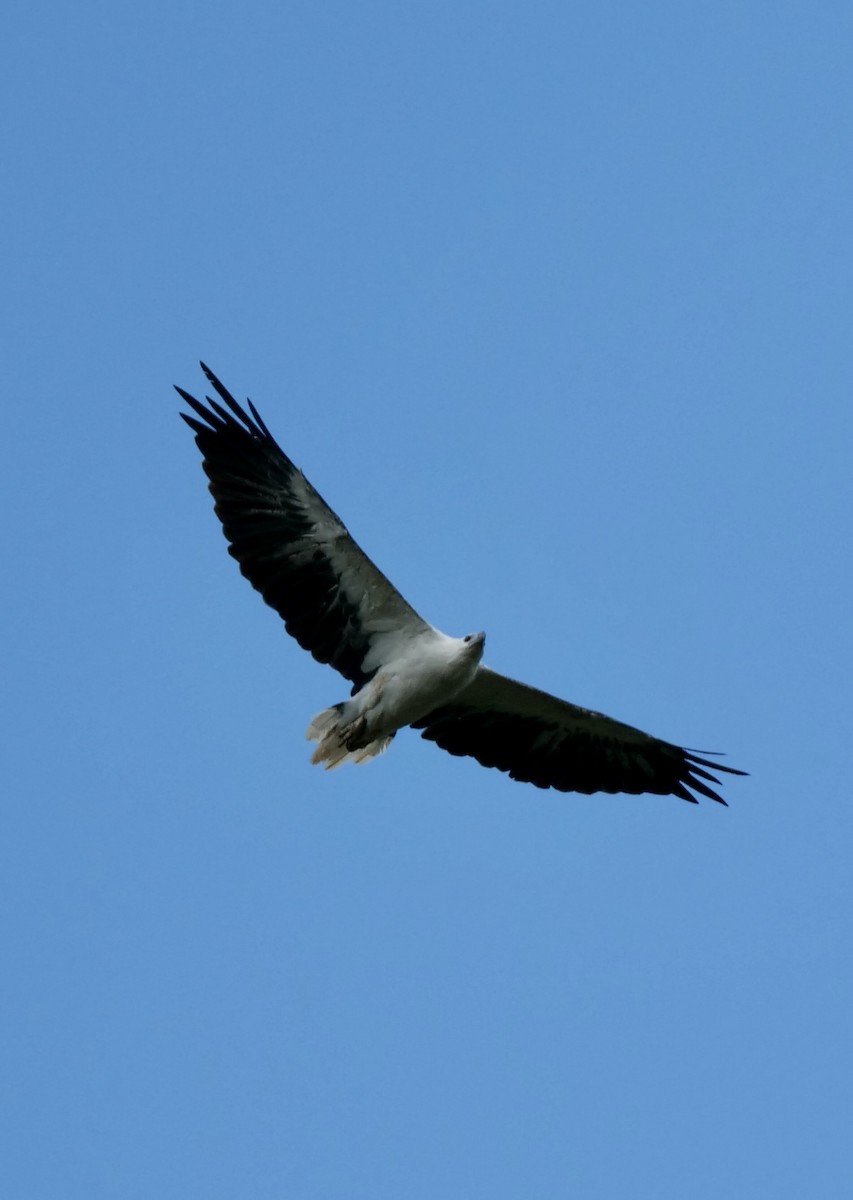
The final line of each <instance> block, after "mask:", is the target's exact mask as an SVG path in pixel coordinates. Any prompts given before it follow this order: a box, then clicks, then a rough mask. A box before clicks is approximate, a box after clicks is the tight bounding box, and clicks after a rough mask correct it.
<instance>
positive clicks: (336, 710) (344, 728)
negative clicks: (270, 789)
mask: <svg viewBox="0 0 853 1200" xmlns="http://www.w3.org/2000/svg"><path fill="white" fill-rule="evenodd" d="M343 707H344V706H343V704H335V705H333V707H332V708H324V709H323V711H322V712H319V713H317V715H316V717H314V719H313V720H312V722H311V724H310V725H309V726H308V729H307V730H306V732H305V737H306V738H307V739H308V741H309V742H316V743H317V749H316V750H315V751H314V753H313V754H312V755H311V762H312V763H314V764H315V766H317V765H319V764H321V763H322V765H323V766H324V767H325V768H326V770H327V771H332V770H334V769H335V767H339V766H341V764H342V763H345V762H354V763H364V762H369V761H370V759H371V758H376V756H377V755H378V754H382V753H383V751H385V750H387V749H388V747H389V746H390V745H391V741H392V739H393V737H394V734H393V733H392V734H389V735H388V736H386V737H381V738H376V739H375V740H374V741H372V742H368V743H367V744H366V745H364V746H357V747H355V748H353V749H350V748H349V746H348V745H347V740H348V739H351V738H352V735H353V728H352V725H345V724H344V723H343V719H342V713H343Z"/></svg>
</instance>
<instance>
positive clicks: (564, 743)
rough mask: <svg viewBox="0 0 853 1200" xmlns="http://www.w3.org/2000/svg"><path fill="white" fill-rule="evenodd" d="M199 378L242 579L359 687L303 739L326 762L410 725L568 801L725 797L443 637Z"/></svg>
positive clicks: (700, 776) (352, 756) (203, 434)
mask: <svg viewBox="0 0 853 1200" xmlns="http://www.w3.org/2000/svg"><path fill="white" fill-rule="evenodd" d="M201 365H202V370H203V371H204V373H205V375H206V376H207V378H208V380H209V381H210V383H211V385H212V386H213V389H214V391H215V392H216V394H217V396H218V397H219V399H218V400H216V399H211V398H210V397H206V400H207V406H205V405H204V404H202V403H200V402H199V401H198V400H196V399H195V398H194V397H193V396H191V395H190V394H189V393H188V392H185V391H184V390H183V388H177V391H178V393H179V394H180V396H181V397H182V399H183V400H184V401H185V402H186V403H187V404H188V405H189V406H190V408H191V409H192V410H193V412H194V413H195V416H188V415H187V414H186V413H181V416H182V417H183V418H184V420H185V421H186V422H187V424H188V425H189V426H190V428H191V429H192V430H193V432H194V433H195V440H196V444H197V445H198V448H199V450H200V451H201V454H202V458H203V460H204V470H205V472H206V474H207V477H208V479H209V480H210V485H209V486H210V491H211V493H212V494H213V499H214V502H215V510H216V514H217V516H218V517H219V519H220V521H221V522H222V529H223V532H224V533H225V537H226V538H227V539H228V544H229V551H230V553H231V554H232V556H233V557H234V558H236V560H237V562H238V563H239V564H240V570H241V571H242V573H243V574H244V575H245V576H246V578H247V579H248V580H249V582H250V583H251V584H252V586H253V587H254V588H256V589H257V590H258V591H259V592H260V593H261V595H262V596H263V598H264V600H266V602H267V604H269V605H271V607H272V608H274V609H275V610H276V612H277V613H278V614H279V616H280V617H281V618H282V619H283V621H284V625H285V628H286V630H287V632H288V633H289V634H291V635H292V636H293V637H294V638H296V640H297V641H298V642H299V644H300V646H302V647H303V648H304V649H305V650H310V652H311V653H312V654H313V656H314V657H315V658H316V659H318V661H319V662H322V663H330V664H331V665H332V666H333V667H334V668H335V669H336V670H337V671H340V673H341V674H342V675H343V676H344V677H345V678H346V679H348V680H349V681H350V682H351V684H352V692H351V695H350V698H349V699H348V700H344V701H342V702H341V703H340V704H335V705H333V707H332V708H327V709H326V710H325V711H324V712H321V713H319V714H318V715H317V716H316V717H315V718H314V719H313V721H312V722H311V724H310V725H309V727H308V733H307V736H308V738H309V739H311V740H312V741H314V742H316V743H317V745H316V749H315V750H314V753H313V756H312V761H313V762H315V763H322V764H324V765H325V766H326V767H327V768H328V767H336V766H338V765H339V764H340V763H343V762H348V761H349V762H357V763H360V762H366V761H367V760H368V759H371V758H373V757H374V756H375V755H377V754H380V753H381V752H382V751H383V750H385V749H386V748H387V747H388V745H389V744H390V742H391V739H392V738H393V737H394V735H395V733H396V732H397V730H398V729H402V728H403V726H405V725H411V726H412V728H413V729H419V730H421V731H422V733H421V736H422V737H425V738H427V739H428V740H429V741H432V742H435V743H436V744H437V745H439V746H441V748H442V749H443V750H447V751H449V752H450V753H451V754H456V755H470V756H471V757H472V758H475V759H476V760H477V761H478V762H479V763H482V765H483V766H485V767H497V768H498V770H500V771H506V772H508V773H509V775H510V777H511V778H512V779H518V780H520V781H522V782H524V783H533V784H535V785H536V786H537V787H540V788H549V787H552V788H556V789H557V790H558V791H561V792H585V793H591V792H630V793H634V794H635V795H638V794H640V793H643V792H651V793H656V794H658V795H674V796H680V797H681V799H682V800H690V801H691V802H692V803H694V804H695V803H697V800H696V797H695V796H694V795H693V794H692V793H693V792H698V793H699V794H700V795H703V796H707V797H709V798H710V799H711V800H717V801H719V803H720V804H724V803H725V801H724V800H723V798H722V797H721V796H720V795H719V794H718V793H717V792H716V791H715V790H714V788H713V787H711V786H710V785H711V784H716V785H717V786H719V785H720V780H719V779H717V778H716V777H715V775H714V774H712V772H714V771H717V772H720V771H724V772H726V773H727V774H729V775H743V774H744V772H743V771H737V770H735V768H734V767H725V766H722V765H721V764H720V763H717V762H712V761H710V760H709V759H706V758H701V757H699V755H698V754H696V753H694V752H693V751H690V750H685V749H683V748H681V747H680V746H675V745H672V744H670V743H669V742H664V741H661V740H660V738H655V737H651V736H649V734H647V733H642V732H641V731H640V730H639V729H634V728H632V726H630V725H623V724H622V723H621V722H620V721H614V720H612V718H610V717H605V716H603V715H602V714H601V713H597V712H591V711H590V710H589V709H586V708H580V707H579V706H578V705H576V704H569V703H568V702H567V701H566V700H558V699H557V698H556V697H555V696H550V695H548V694H547V693H546V692H540V691H537V690H536V689H535V688H532V687H527V686H526V685H525V684H523V683H516V682H515V680H513V679H508V678H506V676H504V675H499V674H498V673H497V672H495V671H491V670H490V669H489V668H488V667H485V666H483V665H482V663H481V659H482V655H483V646H484V644H485V640H486V638H485V634H483V633H471V634H468V635H467V636H465V637H462V638H452V637H448V636H447V635H446V634H444V633H441V632H439V630H437V629H434V628H433V626H432V625H430V624H428V623H427V622H426V621H425V620H424V619H423V618H422V617H420V616H419V615H418V614H417V613H416V612H415V610H414V609H413V608H412V607H411V605H410V604H408V603H407V601H406V600H404V599H403V597H402V596H401V595H400V593H399V592H398V591H397V590H396V588H395V587H394V586H393V585H392V584H391V583H389V581H388V580H387V579H386V578H385V576H384V575H383V574H382V572H381V571H379V570H378V568H377V567H375V566H374V565H373V563H372V562H371V561H370V559H369V558H368V557H367V555H366V554H365V553H364V552H363V551H362V550H361V548H360V547H359V546H358V545H357V544H356V543H355V542H354V541H353V539H352V538H351V537H350V535H349V533H348V531H347V529H346V527H345V526H344V524H343V522H342V521H341V520H340V518H339V517H337V516H336V515H335V513H333V512H332V510H331V509H330V508H329V506H328V505H327V504H326V502H325V501H324V500H323V498H322V497H321V496H320V495H319V493H318V492H316V491H315V489H314V488H313V487H312V486H311V484H310V483H309V482H308V480H307V479H306V478H305V476H304V475H303V474H302V472H301V471H300V470H298V469H297V468H296V467H295V466H294V465H293V463H292V462H291V461H290V459H289V458H288V457H287V455H286V454H285V453H284V451H283V450H282V449H281V448H280V447H279V446H278V445H277V443H276V441H275V439H274V438H273V436H272V434H271V433H270V432H269V430H268V429H267V427H266V425H265V424H264V422H263V421H262V420H261V418H260V416H259V415H258V412H257V409H256V408H255V407H254V405H253V404H252V402H251V401H247V403H248V406H249V412H246V410H245V409H244V408H242V406H241V405H239V404H238V403H237V401H236V400H235V399H234V398H233V396H231V395H230V394H229V392H228V391H227V390H226V389H225V388H224V387H223V386H222V384H221V383H220V382H219V380H218V379H217V378H216V376H215V375H214V374H213V372H212V371H210V370H208V368H207V367H205V365H204V363H202V364H201Z"/></svg>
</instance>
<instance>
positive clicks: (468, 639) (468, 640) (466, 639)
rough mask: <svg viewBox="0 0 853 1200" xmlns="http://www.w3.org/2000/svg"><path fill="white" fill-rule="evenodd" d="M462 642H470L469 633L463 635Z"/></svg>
mask: <svg viewBox="0 0 853 1200" xmlns="http://www.w3.org/2000/svg"><path fill="white" fill-rule="evenodd" d="M464 640H465V641H466V642H470V641H471V634H470V633H466V634H465V639H464Z"/></svg>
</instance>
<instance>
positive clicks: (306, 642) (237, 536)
mask: <svg viewBox="0 0 853 1200" xmlns="http://www.w3.org/2000/svg"><path fill="white" fill-rule="evenodd" d="M201 368H202V370H203V371H204V373H205V375H206V376H207V378H208V379H209V380H210V383H211V384H212V385H213V388H214V390H215V391H216V393H217V395H218V396H219V398H220V400H221V401H222V402H223V403H222V404H220V403H219V402H218V401H216V400H212V399H211V398H210V397H209V396H207V397H205V399H206V401H207V405H208V407H206V406H205V405H204V404H202V403H200V402H199V401H198V400H196V399H195V398H194V397H193V396H191V395H190V394H189V393H188V392H185V391H184V390H183V388H176V391H177V392H178V394H179V395H180V396H181V398H182V399H183V400H185V401H186V403H187V404H188V405H189V406H190V408H191V409H192V410H193V412H194V413H195V414H196V416H197V417H199V418H200V420H197V419H196V417H191V416H188V415H187V414H186V413H181V416H182V417H183V419H184V420H185V421H186V423H187V424H188V425H189V426H190V428H191V429H192V430H193V431H194V433H195V440H196V445H197V446H198V448H199V450H200V451H201V453H202V457H203V460H204V464H203V465H204V470H205V472H206V474H207V477H208V479H209V480H210V491H211V493H212V495H213V499H214V501H215V505H214V507H215V511H216V515H217V516H218V517H219V519H220V521H221V522H222V530H223V532H224V534H225V537H226V538H227V539H228V543H229V547H228V548H229V552H230V553H231V554H232V555H233V557H234V558H236V560H237V562H238V563H239V564H240V570H241V571H242V573H243V574H244V575H245V576H246V578H247V579H248V580H249V582H250V583H251V584H252V586H253V587H254V588H256V589H257V590H258V591H259V592H260V593H261V595H262V596H263V598H264V600H266V602H267V604H269V605H270V606H271V607H272V608H274V609H275V610H276V612H277V613H278V614H279V616H280V617H281V618H282V619H283V621H284V625H285V628H286V629H287V632H288V633H289V634H291V635H292V636H293V637H295V638H296V640H297V641H298V642H299V644H300V646H302V647H303V648H304V649H305V650H310V652H311V653H312V654H313V655H314V657H315V658H316V659H317V660H318V661H319V662H322V663H331V665H332V666H333V667H335V669H336V670H338V671H340V673H341V674H342V675H343V676H344V677H345V678H346V679H349V680H351V681H352V683H353V690H354V691H355V690H357V689H358V688H360V687H361V686H362V685H363V684H364V683H366V682H367V680H368V679H370V678H371V676H372V675H373V674H375V672H376V670H377V668H378V667H379V666H380V664H381V663H382V662H383V661H384V659H385V658H386V657H390V656H391V655H392V653H393V648H394V646H395V644H397V643H398V642H399V640H400V639H401V638H406V637H410V636H412V635H413V634H417V633H419V632H422V631H424V630H427V629H429V628H430V626H428V625H427V623H426V622H425V621H424V620H422V618H421V617H419V616H418V614H417V613H416V612H415V610H414V609H413V608H412V607H411V606H410V605H409V604H407V603H406V601H405V600H404V599H403V597H402V596H401V595H400V593H399V592H398V591H397V590H396V588H394V587H393V586H392V585H391V584H390V583H389V582H388V580H387V579H386V578H385V576H384V575H383V574H382V572H381V571H380V570H378V568H377V567H375V566H374V565H373V563H372V562H371V561H370V559H369V558H368V557H367V555H366V554H365V553H364V552H363V551H362V550H361V549H360V547H359V546H358V545H357V544H356V543H355V542H354V541H353V539H352V538H351V537H350V535H349V533H348V532H347V529H346V527H345V526H344V524H343V522H342V521H341V519H340V518H339V517H338V516H336V515H335V513H333V512H332V510H331V509H330V508H329V506H328V504H326V502H325V500H323V498H322V496H320V494H319V493H318V492H317V491H315V489H314V488H313V487H312V486H311V484H310V483H309V482H308V480H307V479H306V478H305V476H304V475H303V474H302V472H301V471H300V470H298V469H297V468H296V467H295V466H294V465H293V463H292V462H291V461H290V459H289V458H288V457H287V455H286V454H285V453H284V451H283V450H282V449H281V448H280V446H278V445H277V443H276V441H275V439H274V438H273V436H272V434H271V433H270V432H269V430H268V429H267V427H266V425H265V424H264V422H263V421H262V420H261V418H260V416H259V415H258V412H257V410H256V409H255V407H254V405H253V404H252V402H251V401H248V402H247V403H248V405H249V409H250V412H251V416H250V415H249V413H247V412H246V411H245V409H243V408H242V407H241V405H239V404H238V403H237V401H236V400H235V399H234V397H233V396H231V395H230V393H229V392H228V391H227V390H226V389H225V388H224V387H223V386H222V384H221V383H220V382H219V380H218V379H217V378H216V376H215V375H214V374H213V372H212V371H210V370H208V368H207V367H206V366H205V365H204V363H202V364H201Z"/></svg>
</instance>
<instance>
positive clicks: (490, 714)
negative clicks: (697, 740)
mask: <svg viewBox="0 0 853 1200" xmlns="http://www.w3.org/2000/svg"><path fill="white" fill-rule="evenodd" d="M413 728H414V729H421V730H423V733H422V735H421V736H422V737H425V738H427V739H428V740H429V741H431V742H435V743H436V745H438V746H441V748H442V750H447V751H448V752H449V753H450V754H457V755H468V756H470V757H471V758H476V760H477V762H479V763H482V765H483V766H484V767H497V769H498V770H499V771H507V772H509V775H510V778H512V779H518V780H520V781H521V782H523V783H533V784H535V785H536V786H537V787H541V788H549V787H552V788H556V789H557V791H560V792H585V793H587V794H589V793H591V792H630V793H633V794H634V795H639V794H640V793H642V792H652V793H656V794H657V795H670V794H671V795H673V796H680V797H681V799H682V800H689V801H691V803H693V804H697V803H698V801H697V799H696V797H695V796H693V795H691V791H690V789H692V790H693V791H694V792H698V793H699V794H700V795H702V796H707V797H709V799H711V800H716V801H717V802H718V803H720V804H725V803H726V802H725V800H723V798H722V796H720V795H719V794H718V793H717V792H715V791H714V789H713V788H712V787H709V786H708V785H709V784H710V783H714V784H717V785H719V783H720V780H719V779H717V778H716V776H715V775H712V774H711V772H710V771H709V770H708V768H711V770H713V771H725V772H726V773H727V774H729V775H744V774H746V772H745V771H737V770H735V768H734V767H724V766H722V765H720V764H719V763H715V762H710V761H709V760H708V759H705V758H700V757H699V756H698V755H697V754H694V753H693V752H692V751H689V750H683V749H681V747H679V746H673V745H670V743H669V742H663V741H661V740H660V739H659V738H654V737H650V736H649V734H647V733H642V732H641V731H640V730H639V729H634V728H633V727H632V726H630V725H623V724H622V722H621V721H614V720H612V719H611V718H610V717H605V716H603V715H602V714H601V713H597V712H591V711H590V710H589V709H586V708H580V707H579V706H578V705H576V704H569V703H568V702H567V701H565V700H558V699H557V697H556V696H550V695H548V693H547V692H540V691H537V689H536V688H531V687H527V686H526V685H525V684H523V683H516V682H515V680H514V679H507V678H506V676H504V675H498V674H497V673H496V672H495V671H490V670H489V669H488V667H480V669H479V671H478V672H477V674H476V675H475V677H474V679H473V681H472V682H471V683H470V684H468V686H467V687H466V688H465V689H464V690H463V691H462V692H460V694H459V695H458V696H457V697H455V698H454V700H453V701H452V703H450V704H446V705H443V706H442V707H441V708H437V709H435V711H434V712H431V713H428V714H427V715H426V716H425V717H423V718H421V720H419V721H416V722H414V725H413Z"/></svg>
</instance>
